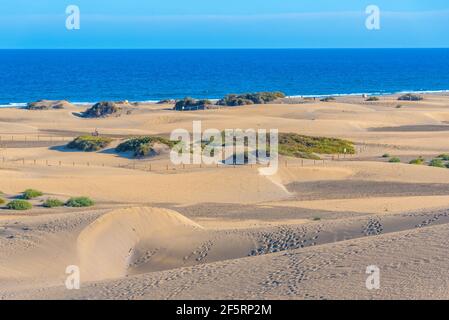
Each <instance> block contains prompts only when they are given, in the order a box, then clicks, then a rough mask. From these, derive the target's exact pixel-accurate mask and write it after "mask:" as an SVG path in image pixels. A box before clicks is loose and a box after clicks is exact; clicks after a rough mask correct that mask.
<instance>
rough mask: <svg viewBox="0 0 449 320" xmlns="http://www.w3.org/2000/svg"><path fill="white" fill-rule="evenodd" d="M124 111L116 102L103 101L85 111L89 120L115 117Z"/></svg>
mask: <svg viewBox="0 0 449 320" xmlns="http://www.w3.org/2000/svg"><path fill="white" fill-rule="evenodd" d="M121 110H122V108H121V107H119V106H118V105H117V103H115V102H110V101H102V102H98V103H96V104H94V105H93V106H92V107H90V108H89V109H87V110H86V111H84V114H83V115H84V116H85V117H88V118H101V117H106V116H110V115H113V114H115V113H118V112H120V111H121Z"/></svg>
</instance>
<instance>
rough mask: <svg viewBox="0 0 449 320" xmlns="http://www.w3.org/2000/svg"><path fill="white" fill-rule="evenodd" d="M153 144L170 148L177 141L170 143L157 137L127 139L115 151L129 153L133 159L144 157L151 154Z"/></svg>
mask: <svg viewBox="0 0 449 320" xmlns="http://www.w3.org/2000/svg"><path fill="white" fill-rule="evenodd" d="M155 143H160V144H165V145H166V146H168V147H170V148H172V147H174V146H175V145H176V144H178V143H179V142H178V141H171V140H169V139H166V138H163V137H157V136H143V137H135V138H131V139H128V140H126V141H124V142H122V143H120V144H119V145H118V146H117V148H115V150H116V151H117V152H129V151H132V152H133V153H134V157H145V156H148V155H150V154H151V153H152V152H153V150H154V149H153V145H154V144H155Z"/></svg>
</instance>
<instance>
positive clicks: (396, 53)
mask: <svg viewBox="0 0 449 320" xmlns="http://www.w3.org/2000/svg"><path fill="white" fill-rule="evenodd" d="M446 90H449V49H253V50H249V49H248V50H247V49H235V50H234V49H232V50H230V49H223V50H209V49H198V50H162V49H161V50H0V105H1V106H21V105H23V104H25V103H27V102H30V101H35V100H40V99H52V100H56V99H58V100H59V99H65V100H69V101H71V102H74V103H93V102H97V101H102V100H129V101H158V100H162V99H169V98H183V97H186V96H190V97H194V98H211V99H214V98H221V97H222V96H224V95H226V94H229V93H244V92H256V91H283V92H285V93H286V94H287V95H289V96H323V95H324V96H325V95H341V94H362V93H364V94H388V93H398V92H412V91H413V92H419V91H431V92H433V91H435V92H438V91H446Z"/></svg>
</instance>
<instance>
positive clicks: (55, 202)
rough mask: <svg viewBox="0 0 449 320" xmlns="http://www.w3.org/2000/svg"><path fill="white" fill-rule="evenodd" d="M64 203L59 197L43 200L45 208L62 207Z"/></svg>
mask: <svg viewBox="0 0 449 320" xmlns="http://www.w3.org/2000/svg"><path fill="white" fill-rule="evenodd" d="M63 205H64V202H62V201H61V200H59V199H47V200H45V202H44V204H43V206H44V207H45V208H56V207H62V206H63Z"/></svg>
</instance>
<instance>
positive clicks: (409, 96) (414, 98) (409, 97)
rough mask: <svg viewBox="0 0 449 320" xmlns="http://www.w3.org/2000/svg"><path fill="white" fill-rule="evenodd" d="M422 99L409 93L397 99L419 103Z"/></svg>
mask: <svg viewBox="0 0 449 320" xmlns="http://www.w3.org/2000/svg"><path fill="white" fill-rule="evenodd" d="M423 99H424V98H423V97H422V96H420V95H417V94H411V93H407V94H404V95H402V96H400V97H399V98H398V100H400V101H421V100H423Z"/></svg>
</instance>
